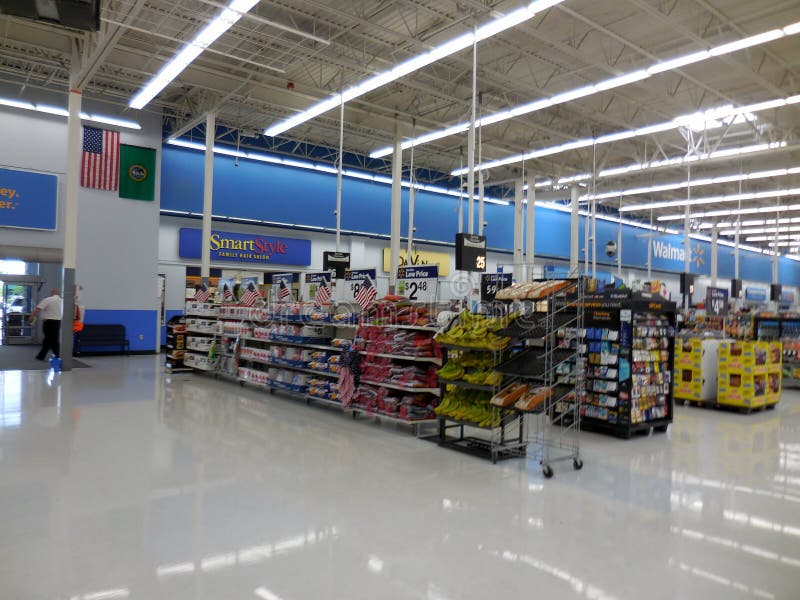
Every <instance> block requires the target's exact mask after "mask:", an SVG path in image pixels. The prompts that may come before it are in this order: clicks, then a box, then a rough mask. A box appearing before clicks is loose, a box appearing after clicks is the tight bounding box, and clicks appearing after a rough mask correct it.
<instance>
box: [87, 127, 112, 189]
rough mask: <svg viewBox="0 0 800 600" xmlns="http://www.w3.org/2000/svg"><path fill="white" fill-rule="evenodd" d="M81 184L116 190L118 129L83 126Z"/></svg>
mask: <svg viewBox="0 0 800 600" xmlns="http://www.w3.org/2000/svg"><path fill="white" fill-rule="evenodd" d="M81 185H82V186H83V187H87V188H96V189H99V190H109V191H112V192H113V191H116V189H117V187H118V185H119V131H107V130H105V129H98V128H97V127H84V128H83V152H82V153H81Z"/></svg>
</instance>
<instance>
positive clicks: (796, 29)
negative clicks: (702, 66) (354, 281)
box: [370, 22, 800, 158]
mask: <svg viewBox="0 0 800 600" xmlns="http://www.w3.org/2000/svg"><path fill="white" fill-rule="evenodd" d="M797 33H800V22H798V23H793V24H792V25H787V26H786V27H783V28H782V29H773V30H770V31H765V32H764V33H759V34H756V35H752V36H750V37H746V38H743V39H741V40H736V41H734V42H729V43H726V44H722V45H720V46H716V47H714V48H711V49H710V50H700V51H699V52H693V53H691V54H686V55H684V56H678V57H676V58H671V59H668V60H665V61H661V62H657V63H655V64H653V65H651V66H649V67H647V68H645V69H638V70H636V71H632V72H630V73H624V74H622V75H619V76H617V77H612V78H610V79H606V80H604V81H600V82H598V83H595V84H593V85H588V86H582V87H580V88H577V89H574V90H568V91H565V92H561V93H559V94H556V95H555V96H551V97H549V98H542V99H539V100H534V101H532V102H527V103H525V104H521V105H519V106H516V107H513V108H509V109H506V110H502V111H499V112H496V113H493V114H491V115H486V116H485V117H483V118H481V119H480V120H479V121H477V122H476V124H475V126H476V127H484V126H486V125H491V124H494V123H499V122H501V121H506V120H508V119H513V118H514V117H518V116H520V115H526V114H531V113H534V112H537V111H540V110H543V109H545V108H548V107H551V106H556V105H557V104H563V103H565V102H569V101H571V100H576V99H578V98H585V97H587V96H591V95H594V94H599V93H601V92H605V91H607V90H611V89H614V88H618V87H622V86H625V85H628V84H631V83H635V82H638V81H643V80H645V79H648V78H649V77H652V76H653V75H657V74H659V73H664V72H666V71H672V70H674V69H679V68H681V67H685V66H687V65H691V64H694V63H698V62H702V61H704V60H708V59H709V58H712V57H716V56H722V55H723V54H730V53H732V52H736V51H738V50H743V49H745V48H752V47H753V46H758V45H760V44H766V43H768V42H771V41H774V40H777V39H779V38H782V37H786V36H791V35H795V34H797ZM693 124H694V126H695V127H700V128H701V129H704V128H705V129H710V127H709V125H708V124H706V123H705V122H704V123H703V124H702V126H701V125H700V124H699V123H698V122H694V123H693ZM716 126H717V127H719V126H720V125H716ZM468 129H469V123H458V124H456V125H451V126H449V127H446V128H444V129H440V130H437V131H432V132H430V133H426V134H424V135H423V136H420V137H417V138H414V139H412V140H406V141H405V142H403V144H402V148H403V150H407V149H408V148H410V147H411V146H419V145H421V144H426V143H428V142H432V141H434V140H440V139H442V138H446V137H449V136H451V135H456V134H458V133H462V132H464V131H467V130H468ZM393 151H394V148H393V147H391V146H386V147H384V148H380V149H378V150H375V151H373V152H372V153H370V157H372V158H382V157H384V156H388V155H389V154H391V153H392V152H393Z"/></svg>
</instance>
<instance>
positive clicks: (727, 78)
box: [0, 0, 800, 219]
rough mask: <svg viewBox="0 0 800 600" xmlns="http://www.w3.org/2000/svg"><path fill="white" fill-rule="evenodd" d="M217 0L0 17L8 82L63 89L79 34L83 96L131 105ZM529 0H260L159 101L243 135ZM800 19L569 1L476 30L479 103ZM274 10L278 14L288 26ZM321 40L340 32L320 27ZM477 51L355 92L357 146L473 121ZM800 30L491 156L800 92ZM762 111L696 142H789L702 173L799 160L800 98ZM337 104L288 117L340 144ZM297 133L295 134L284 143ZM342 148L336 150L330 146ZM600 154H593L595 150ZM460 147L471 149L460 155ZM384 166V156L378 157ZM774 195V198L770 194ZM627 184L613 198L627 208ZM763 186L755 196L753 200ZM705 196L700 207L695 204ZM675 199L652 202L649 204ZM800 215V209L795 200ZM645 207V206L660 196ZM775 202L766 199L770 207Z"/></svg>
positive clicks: (523, 132)
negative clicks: (316, 113) (41, 17)
mask: <svg viewBox="0 0 800 600" xmlns="http://www.w3.org/2000/svg"><path fill="white" fill-rule="evenodd" d="M220 1H221V0H108V1H106V2H103V5H102V12H101V23H102V29H101V31H100V32H98V33H97V34H92V35H88V34H84V33H82V32H77V31H71V30H67V29H63V28H58V27H55V26H51V25H46V24H42V23H37V22H32V21H25V20H21V19H17V18H13V17H6V16H2V15H0V29H1V30H2V33H3V35H2V38H1V39H0V80H2V81H5V82H6V83H10V84H13V85H19V89H20V90H23V86H24V89H25V90H26V92H24V93H23V92H22V91H21V94H22V95H23V96H24V94H25V93H28V92H27V90H30V89H32V88H47V89H51V90H59V91H64V90H66V89H67V85H68V81H69V65H70V60H71V55H72V48H73V46H75V47H78V48H79V49H80V51H81V52H82V53H83V55H84V56H86V57H88V58H89V59H90V60H89V61H88V62H87V63H85V65H84V71H83V73H82V74H83V75H84V79H85V91H84V93H85V95H86V96H87V97H90V98H98V99H105V100H107V101H112V102H115V103H119V104H120V105H123V106H124V105H127V102H128V100H129V99H130V97H131V96H132V95H133V94H134V93H135V91H136V90H138V89H139V88H140V87H142V85H143V84H144V83H145V82H146V81H147V80H148V79H149V78H150V77H151V76H152V75H153V74H154V72H156V71H157V70H158V69H159V68H160V66H161V65H162V64H163V63H164V62H165V61H166V60H168V59H169V58H171V57H172V56H173V55H174V54H175V53H176V51H177V50H178V49H179V48H180V47H181V46H182V44H183V43H184V42H185V41H186V40H188V39H191V38H192V37H193V35H194V34H195V33H196V32H197V31H198V30H199V28H200V27H202V26H203V24H204V23H206V22H207V21H208V20H209V19H210V18H212V17H213V16H215V15H216V14H218V13H219V12H220V7H221V6H222V4H220ZM520 4H521V2H519V0H516V1H509V2H498V1H495V0H483V1H481V0H459V1H453V0H386V1H375V0H359V1H352V2H345V1H343V0H276V1H270V0H262V1H261V2H260V3H259V4H258V5H257V6H256V7H255V8H254V9H253V10H252V11H251V12H250V14H249V15H248V16H246V17H245V18H243V19H241V20H240V21H239V23H237V24H236V25H235V26H234V27H233V28H232V29H231V30H230V31H229V32H227V33H226V34H224V35H223V36H222V37H221V38H220V39H219V40H218V41H217V42H216V43H215V44H214V45H213V46H212V47H211V48H210V50H208V51H206V52H205V53H203V54H202V55H201V56H200V57H199V58H198V59H197V60H196V61H195V62H194V63H193V64H192V65H191V66H190V67H189V68H187V69H186V70H185V71H184V72H183V73H182V74H181V75H180V76H179V77H178V79H177V80H175V81H174V82H173V83H172V84H171V85H169V86H168V88H167V89H166V90H165V91H164V92H162V93H161V94H160V95H159V96H158V97H157V99H156V100H155V101H154V103H153V104H154V105H155V106H156V107H163V109H164V114H165V120H166V126H167V129H168V130H169V131H179V132H183V131H187V130H188V131H191V130H192V129H193V128H194V127H196V126H197V125H199V124H201V123H202V122H203V119H204V115H205V113H206V112H207V111H209V110H212V111H214V112H215V113H216V114H217V123H218V124H219V125H221V126H222V131H223V132H224V131H226V130H227V132H228V133H229V134H230V133H231V132H239V134H240V135H241V136H242V144H243V145H248V144H257V145H262V146H263V145H264V144H266V145H267V146H271V145H275V144H276V143H277V142H276V141H275V140H269V139H267V140H265V139H263V136H261V138H260V139H254V136H260V133H261V131H263V128H264V127H265V126H267V125H270V124H271V123H273V122H275V121H276V120H279V119H281V118H283V117H286V116H288V115H291V114H293V113H295V112H296V111H298V110H301V109H304V108H307V107H308V106H310V105H311V104H313V103H314V102H315V101H317V100H319V99H322V98H324V97H326V96H328V95H330V94H331V93H333V92H336V91H338V90H339V89H340V86H342V85H344V86H347V85H352V84H354V83H357V82H359V81H361V80H362V79H364V78H365V77H366V76H368V75H370V74H373V73H376V72H380V71H382V70H385V69H386V68H387V67H389V66H391V65H394V64H396V63H398V62H400V61H402V60H405V59H407V58H409V57H411V56H414V55H416V54H418V53H420V52H422V51H424V50H427V49H429V48H430V47H431V46H433V45H435V44H437V43H439V42H441V41H443V40H446V39H449V38H451V37H453V36H455V35H457V34H459V33H463V32H465V31H467V30H469V29H470V28H471V27H472V26H473V25H474V24H475V23H483V22H485V21H487V20H489V19H491V18H492V15H493V14H496V12H495V11H502V12H507V11H508V10H511V9H513V8H515V7H517V6H519V5H520ZM798 21H800V2H798V1H797V0H758V1H757V2H754V1H753V0H604V1H602V2H599V1H597V0H566V1H565V2H563V3H562V4H561V5H559V6H557V7H555V8H552V9H550V10H548V11H546V12H545V13H544V14H541V15H537V16H536V17H535V18H534V19H532V20H530V21H528V22H527V23H525V24H523V25H520V26H518V27H515V28H513V29H511V30H509V31H506V32H504V33H502V34H500V35H498V36H496V37H494V38H491V39H489V40H486V41H483V42H481V43H480V44H479V46H478V58H477V62H478V89H479V91H480V92H481V95H482V100H483V105H482V111H483V112H484V113H489V112H495V111H498V110H502V109H505V108H509V107H512V106H516V105H518V104H522V103H524V102H530V101H532V100H536V99H539V98H542V97H547V96H551V95H553V94H556V93H559V92H563V91H567V90H571V89H574V88H577V87H581V86H584V85H587V84H590V83H596V82H598V81H601V80H603V79H608V78H609V77H613V76H615V75H619V74H622V73H626V72H630V71H633V70H636V69H639V68H643V67H647V66H649V65H651V64H653V63H654V62H656V61H658V60H664V59H668V58H672V57H675V56H678V55H682V54H686V53H689V52H692V51H694V50H700V49H705V48H708V47H710V46H713V45H717V44H720V43H724V42H728V41H733V40H736V39H740V38H742V37H745V36H748V35H752V34H756V33H760V32H763V31H767V30H770V29H773V28H776V27H783V26H786V25H788V24H791V23H794V22H798ZM276 25H277V26H276ZM320 40H326V41H328V42H329V43H323V42H322V41H320ZM471 66H472V57H471V53H470V51H464V52H461V53H459V54H457V55H454V56H452V57H449V58H447V59H445V60H443V61H440V62H439V63H436V64H434V65H431V66H429V67H426V68H424V69H422V70H420V71H418V72H416V73H414V74H413V75H411V76H408V77H405V78H403V79H401V80H399V81H397V82H394V83H392V84H390V85H388V86H386V87H384V88H381V89H378V90H376V91H374V92H372V93H370V94H367V95H366V96H364V97H362V98H360V99H358V100H356V101H353V102H352V103H350V104H348V106H347V107H346V110H345V138H344V145H345V149H346V150H347V151H348V152H351V153H354V154H355V155H363V156H366V155H368V154H369V152H370V151H372V150H374V149H376V148H378V147H381V146H385V145H387V144H388V143H389V142H390V141H391V139H392V137H393V135H394V130H395V120H396V119H399V121H400V124H401V128H402V130H403V132H404V133H405V134H406V135H410V133H411V127H412V126H411V123H412V121H413V120H416V129H415V131H416V132H417V134H420V133H423V132H426V131H431V130H435V129H440V128H442V127H443V126H446V125H449V124H454V123H457V122H461V121H463V120H465V119H466V118H467V117H468V114H469V108H470V96H471ZM798 75H800V35H795V36H791V37H787V38H784V39H781V40H777V41H774V42H770V43H767V44H764V45H761V46H758V47H755V48H752V49H750V50H744V51H740V52H737V53H734V54H730V55H727V56H725V57H719V58H714V59H710V60H707V61H705V62H702V63H699V64H695V65H691V66H687V67H684V68H683V69H682V70H681V71H679V72H677V71H672V72H667V73H663V74H660V75H657V76H655V77H652V78H650V79H648V80H646V81H643V82H640V83H633V84H630V85H627V86H625V87H621V88H617V89H614V90H609V91H607V92H603V93H601V94H597V95H594V96H591V97H589V98H585V99H581V100H576V101H572V102H569V103H567V104H564V105H560V106H556V107H552V108H548V109H545V110H542V111H539V112H537V113H534V114H531V115H526V116H522V117H518V118H515V119H513V120H509V121H505V122H503V123H499V124H496V125H492V126H488V127H486V128H484V130H483V132H482V142H483V145H482V154H483V157H484V159H494V158H502V157H504V156H508V155H510V154H516V153H520V152H524V151H525V150H529V149H535V148H541V147H546V146H553V145H557V144H561V143H564V142H569V141H571V140H576V139H580V138H586V137H591V136H597V135H602V134H604V133H610V132H615V131H619V130H622V129H629V128H631V127H640V126H644V125H649V124H654V123H658V122H662V121H665V120H670V119H672V118H674V117H676V116H678V115H682V114H686V113H691V112H694V111H696V110H698V109H702V108H708V107H714V106H719V105H723V104H734V105H746V104H751V103H754V102H759V101H764V100H770V99H773V98H778V97H786V96H790V95H794V94H798V93H800V77H799V76H798ZM757 116H758V120H757V122H756V123H753V124H741V125H736V126H733V127H731V128H727V129H726V128H720V129H717V130H713V131H710V132H708V133H707V134H705V137H703V136H702V135H701V134H695V135H696V138H695V142H698V141H699V143H700V149H701V150H705V149H708V150H711V149H724V148H730V147H735V146H742V145H749V144H755V143H764V142H786V147H785V148H782V149H780V150H778V151H773V152H768V153H759V154H754V155H749V156H746V157H743V158H736V159H727V160H718V161H708V162H703V163H702V164H701V163H697V164H695V165H694V166H693V167H692V174H691V177H692V179H696V178H701V177H708V176H714V175H728V174H733V173H737V172H739V171H740V170H741V171H743V172H751V171H761V170H767V169H777V168H788V167H794V166H797V165H798V164H800V160H799V159H800V140H799V139H798V134H800V130H799V126H800V104H798V105H794V106H791V107H783V108H779V109H774V110H769V111H764V112H760V113H758V115H757ZM338 127H339V115H338V110H333V111H331V112H329V113H327V114H325V115H323V116H322V117H318V118H316V119H314V120H312V121H309V122H307V123H305V124H303V125H301V126H299V127H296V128H295V129H292V130H290V131H288V132H287V133H286V134H284V135H283V136H282V138H284V139H283V140H280V142H281V145H280V148H281V149H282V150H283V151H295V152H303V151H307V147H305V146H300V145H295V146H292V145H291V144H289V145H287V144H285V140H286V139H288V140H297V141H301V142H310V143H312V144H316V145H321V146H327V147H332V148H336V147H338ZM465 144H466V135H465V134H464V135H459V136H453V137H450V138H445V139H443V140H439V141H437V142H434V143H431V144H427V145H424V146H420V147H418V148H417V149H416V151H415V166H419V167H424V168H428V169H430V170H431V173H430V174H429V175H428V178H429V179H437V176H436V173H441V174H444V175H447V174H449V173H450V171H451V170H453V169H454V168H457V167H458V166H459V164H460V161H461V160H462V158H461V152H462V151H463V154H464V157H465V156H466V150H465ZM287 148H288V150H287ZM686 152H687V139H686V131H684V130H673V131H668V132H663V133H659V134H654V135H650V136H647V137H640V138H634V139H629V140H625V141H620V142H616V143H612V144H607V145H603V146H597V150H596V154H595V155H594V157H593V152H592V148H591V147H589V148H584V149H581V150H575V151H571V152H565V153H561V154H558V155H554V156H549V157H546V158H543V159H541V160H532V161H528V162H527V163H526V164H525V170H526V172H527V173H529V174H530V173H533V174H535V175H536V176H537V178H545V177H547V178H558V177H560V176H569V175H573V174H576V173H585V172H591V171H592V169H593V166H594V167H596V168H597V170H598V171H599V170H601V169H603V168H609V167H615V166H621V165H626V164H630V163H634V162H643V161H647V160H653V159H659V158H664V157H677V156H681V155H685V154H686ZM329 158H330V159H331V160H333V159H334V158H335V157H334V156H333V155H332V154H331V155H330V157H329ZM593 158H594V160H593ZM463 160H465V158H464V159H463ZM364 164H365V165H366V166H368V167H369V168H374V169H378V170H386V169H387V167H388V163H387V162H385V161H368V160H364ZM520 166H521V165H512V166H509V167H502V168H498V169H496V170H492V171H490V172H489V176H488V177H489V181H488V184H498V183H501V182H504V181H507V180H509V179H510V178H514V177H518V176H519V175H520V173H521V171H520ZM686 178H687V170H686V167H680V168H675V167H671V168H664V169H657V170H655V169H654V170H648V171H642V172H638V173H634V174H629V175H627V176H620V177H615V178H603V179H600V180H598V181H597V191H598V192H604V191H609V190H618V189H625V188H630V187H640V186H645V185H651V184H656V183H662V182H674V181H681V180H686ZM793 187H794V188H796V187H800V176H798V175H791V176H786V177H779V178H766V179H759V180H753V181H747V182H744V183H743V185H742V189H743V190H744V191H763V190H774V189H776V188H793ZM738 190H739V184H738V183H737V182H731V183H727V184H721V185H713V186H704V187H703V188H695V189H693V190H692V196H716V195H722V194H730V193H735V192H737V191H738ZM685 197H686V190H685V189H683V190H676V191H667V192H659V193H657V194H645V195H640V196H628V197H626V198H625V199H624V200H623V202H624V203H625V204H633V203H642V202H646V201H648V200H661V199H670V198H685ZM789 201H790V202H791V201H795V202H798V203H800V197H795V198H794V199H789ZM758 202H759V203H761V204H764V203H768V204H769V203H772V204H774V202H775V200H774V199H764V200H760V201H758ZM618 203H619V200H618V199H614V200H610V201H609V202H608V204H609V205H610V206H613V207H617V205H618ZM751 204H754V203H753V202H749V201H748V202H744V203H743V205H745V206H747V205H751ZM698 210H699V209H698ZM670 212H675V209H671V210H669V209H663V210H657V211H654V216H655V217H657V216H658V215H659V214H663V213H670ZM798 214H800V213H798ZM637 216H639V217H641V218H646V219H649V217H650V211H649V210H648V211H642V212H641V213H639V214H638V215H637ZM771 216H773V215H768V216H767V218H769V217H771Z"/></svg>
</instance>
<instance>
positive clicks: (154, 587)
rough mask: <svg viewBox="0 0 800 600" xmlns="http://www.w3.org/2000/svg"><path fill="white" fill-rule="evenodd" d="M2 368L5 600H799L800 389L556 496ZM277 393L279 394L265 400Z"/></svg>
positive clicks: (172, 393)
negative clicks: (772, 406) (501, 599)
mask: <svg viewBox="0 0 800 600" xmlns="http://www.w3.org/2000/svg"><path fill="white" fill-rule="evenodd" d="M87 362H89V363H90V364H91V365H92V366H93V367H95V368H92V369H83V370H80V371H74V372H72V373H69V374H61V375H58V376H53V375H52V374H50V373H47V372H42V371H38V372H33V371H29V372H20V371H5V372H2V373H0V426H2V428H0V500H1V501H2V510H0V597H2V598H13V599H15V600H28V599H31V600H32V599H36V600H73V599H75V600H102V599H114V598H131V599H137V600H139V599H142V600H157V599H169V600H182V599H190V598H191V599H208V600H212V599H213V600H219V599H222V598H224V599H225V600H240V599H241V600H259V599H262V600H276V599H280V600H307V599H314V600H317V599H321V598H324V599H326V600H333V599H342V600H357V599H370V600H372V599H376V598H380V599H383V598H390V599H406V598H408V599H427V600H445V599H448V600H456V599H458V600H461V599H464V600H466V599H473V598H475V599H481V600H484V599H486V598H495V597H498V596H499V595H501V594H502V595H503V596H510V597H515V596H516V597H536V598H547V599H555V598H559V599H560V598H585V599H593V600H594V599H596V600H600V599H606V600H610V599H619V600H622V599H641V598H648V599H665V598H680V599H694V598H703V599H704V600H705V599H711V598H724V599H726V600H731V599H739V598H742V599H745V598H750V599H752V598H763V599H773V598H774V599H783V598H786V599H789V598H796V597H797V582H798V581H800V394H798V393H796V392H787V393H785V394H784V399H783V402H782V403H781V404H780V405H779V406H778V407H777V409H776V410H775V411H773V412H765V413H761V414H756V415H751V416H749V417H748V416H743V415H738V414H730V413H723V412H717V411H706V410H701V409H690V408H683V407H681V408H679V409H678V413H677V415H676V422H675V424H674V426H673V427H672V428H671V430H670V433H669V434H668V436H666V437H665V436H663V435H656V436H654V437H650V438H639V439H634V440H631V441H628V442H624V441H619V440H614V439H609V438H606V437H601V436H596V435H592V434H584V436H583V438H582V441H583V450H584V461H585V467H584V469H583V470H582V471H580V472H574V471H572V470H571V468H567V467H566V466H565V465H559V467H560V468H557V471H556V476H555V478H554V479H552V480H549V481H543V480H542V476H541V471H540V469H539V468H538V465H536V464H534V463H533V462H532V461H531V462H530V463H529V464H528V465H526V464H525V463H524V462H522V461H512V462H507V463H504V464H502V465H498V466H492V465H490V464H488V463H484V462H482V461H480V460H476V459H474V458H471V457H469V456H464V455H460V454H457V453H453V452H450V451H447V450H443V449H440V448H438V447H436V446H435V445H433V444H430V443H427V442H423V441H419V440H416V439H414V438H413V437H411V436H410V435H408V434H407V433H405V430H403V429H394V428H392V427H385V426H383V427H381V426H374V425H371V424H369V423H366V422H363V421H362V422H354V421H352V420H351V419H349V418H346V417H344V416H343V415H341V414H339V413H337V412H335V411H333V410H330V409H324V408H314V407H312V408H307V407H306V406H305V405H303V404H298V403H296V402H295V401H292V400H288V399H281V398H278V397H273V398H269V397H267V396H265V395H264V394H263V393H261V392H258V391H254V390H248V389H243V388H240V387H239V386H236V385H233V384H231V383H227V382H221V381H215V380H212V379H209V378H203V377H200V376H195V375H181V376H173V377H169V376H164V375H162V374H161V373H160V366H161V361H160V359H159V358H157V357H128V358H103V359H90V360H87ZM264 400H266V401H264Z"/></svg>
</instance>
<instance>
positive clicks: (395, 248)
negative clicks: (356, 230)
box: [389, 123, 403, 294]
mask: <svg viewBox="0 0 800 600" xmlns="http://www.w3.org/2000/svg"><path fill="white" fill-rule="evenodd" d="M402 144H403V138H402V137H401V135H400V123H395V130H394V153H393V154H392V213H391V214H392V216H391V224H390V229H389V232H390V236H389V252H390V255H391V259H390V261H389V264H390V267H389V268H390V271H389V292H390V293H392V294H394V293H395V286H396V285H397V267H398V266H400V219H401V209H402V205H403V181H402V178H403V145H402Z"/></svg>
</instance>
